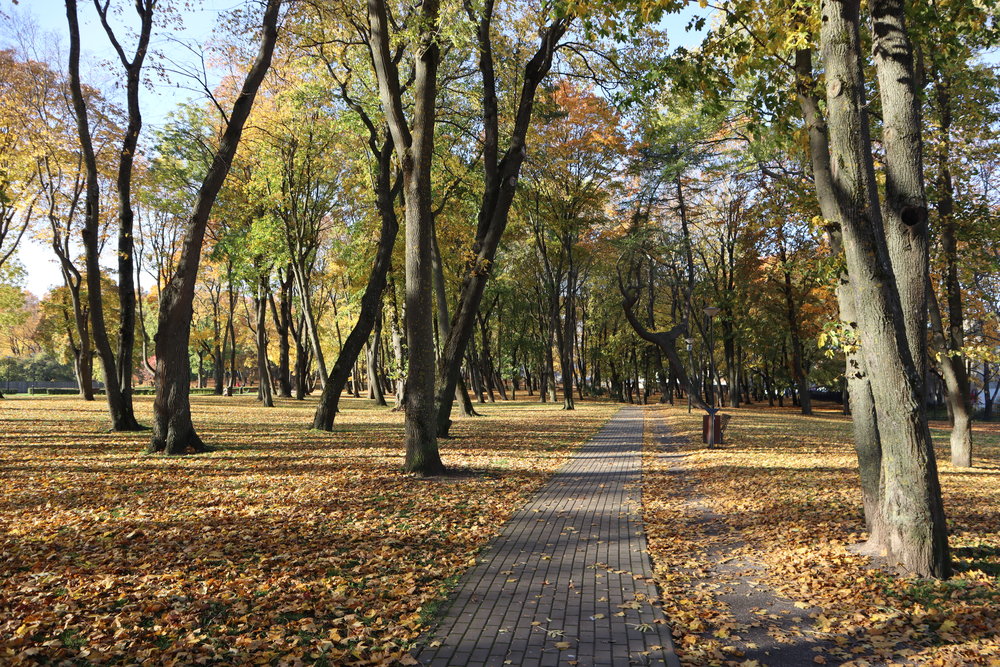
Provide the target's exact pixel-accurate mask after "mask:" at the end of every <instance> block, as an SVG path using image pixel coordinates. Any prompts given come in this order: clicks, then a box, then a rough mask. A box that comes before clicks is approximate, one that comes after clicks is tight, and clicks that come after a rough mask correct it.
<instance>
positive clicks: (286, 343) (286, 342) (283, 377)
mask: <svg viewBox="0 0 1000 667" xmlns="http://www.w3.org/2000/svg"><path fill="white" fill-rule="evenodd" d="M292 281H293V276H292V275H291V268H290V267H286V268H285V271H284V273H282V271H281V269H279V270H278V285H279V288H278V303H277V304H275V303H274V298H273V297H272V298H271V301H270V303H271V317H272V318H273V319H274V328H275V331H277V333H278V395H279V396H281V397H282V398H291V397H292V370H291V354H292V345H291V336H290V334H291V322H292V294H291V291H292Z"/></svg>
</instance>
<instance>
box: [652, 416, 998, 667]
mask: <svg viewBox="0 0 1000 667" xmlns="http://www.w3.org/2000/svg"><path fill="white" fill-rule="evenodd" d="M824 407H826V406H824ZM725 412H727V413H729V414H732V415H733V419H732V421H731V423H730V424H729V427H728V429H727V431H726V433H725V438H726V443H725V444H724V445H723V446H722V447H721V448H719V449H717V450H713V451H709V450H707V449H705V448H704V445H702V444H701V442H700V439H701V416H700V415H699V414H698V413H697V412H696V413H694V414H693V415H690V416H689V415H688V414H687V412H686V411H685V410H682V409H680V408H676V409H675V408H670V407H669V406H651V407H650V408H648V412H647V418H652V419H656V420H665V421H666V422H667V423H668V424H669V426H670V429H671V431H672V432H673V433H674V434H675V435H677V436H680V438H679V439H680V440H682V442H681V444H680V445H679V447H678V449H679V451H678V452H677V454H679V456H675V457H663V456H657V455H656V445H655V443H654V442H653V441H652V439H651V438H649V437H648V434H647V456H646V459H645V462H646V474H645V479H644V507H645V519H646V522H647V533H648V535H649V539H650V551H651V553H652V555H653V558H654V562H655V565H656V571H657V575H658V579H659V580H660V583H661V586H662V587H663V588H664V592H665V595H664V598H665V600H667V603H666V606H665V612H666V613H667V615H668V617H669V618H670V619H671V623H672V627H673V629H674V634H675V637H676V639H677V641H676V643H677V645H678V649H679V653H680V654H681V658H682V661H683V662H685V663H686V664H699V665H705V664H733V665H740V664H747V665H756V664H758V663H756V662H752V661H744V660H743V658H742V657H741V652H740V650H739V645H738V644H737V640H738V639H739V633H740V632H742V631H746V630H747V629H748V627H747V626H748V624H747V623H740V622H737V621H734V618H733V616H732V615H731V614H729V613H728V612H727V609H726V605H725V604H722V603H720V602H719V601H718V600H717V599H716V597H715V596H716V595H717V594H718V587H716V586H713V585H711V584H709V585H705V584H704V583H703V582H704V580H701V582H699V581H698V576H697V572H698V570H699V569H703V568H711V566H712V563H711V562H707V560H709V559H711V558H712V553H713V552H715V551H717V550H718V549H719V548H720V546H723V545H724V546H725V550H726V553H727V556H728V557H733V558H739V559H746V560H747V561H749V562H753V563H756V564H760V565H761V566H762V567H761V569H760V572H759V576H757V577H756V578H758V579H760V581H761V582H762V583H764V584H765V585H768V586H769V587H770V588H771V589H772V590H774V591H776V593H777V594H778V595H780V596H783V597H785V598H788V599H789V600H791V601H794V606H795V608H797V609H799V610H811V611H802V612H801V617H797V618H795V619H780V620H781V621H782V622H780V623H779V622H776V621H775V620H774V619H773V618H767V617H765V616H760V617H759V622H758V627H763V628H767V629H768V630H767V631H768V632H769V633H770V634H771V636H772V637H774V638H775V639H776V640H777V641H778V642H789V641H796V640H800V639H801V638H803V637H805V638H806V639H805V640H806V641H810V642H816V643H817V645H822V646H824V648H822V650H817V652H816V655H815V657H814V659H813V662H815V663H816V664H845V665H857V666H860V665H884V664H930V665H977V664H985V665H990V666H991V667H996V666H1000V580H998V577H1000V425H998V424H979V423H977V424H976V425H975V432H974V438H975V448H974V458H975V467H974V468H972V469H956V468H954V467H952V466H951V464H950V463H949V454H948V429H947V425H946V424H943V423H934V424H932V433H933V435H934V439H935V443H936V446H937V458H938V465H939V470H940V478H941V484H942V489H943V494H944V504H945V512H946V514H947V517H948V525H949V531H950V544H951V548H952V555H953V558H954V564H955V570H956V571H955V575H954V577H953V578H952V579H950V580H949V581H927V580H918V579H915V578H913V577H904V576H897V575H896V574H893V573H890V572H888V571H886V570H884V569H880V568H878V567H872V566H871V564H870V563H869V561H868V559H866V558H864V557H861V556H858V555H855V554H854V553H852V552H851V551H849V550H848V548H847V547H848V546H849V545H851V544H855V543H857V542H859V541H861V540H862V539H863V538H864V537H865V535H864V533H863V530H864V519H863V515H862V507H861V495H860V487H859V481H858V473H857V460H856V458H855V455H854V451H853V441H852V435H851V427H850V422H849V420H848V418H846V417H844V416H842V415H841V414H839V406H838V408H837V409H836V410H835V409H833V408H832V407H830V408H829V409H826V410H818V411H817V414H816V415H814V416H810V417H804V416H802V415H800V414H798V413H797V412H796V411H795V410H793V409H788V408H786V409H768V408H756V407H750V408H743V409H737V410H729V409H727V410H725ZM677 466H680V467H681V470H682V472H681V473H680V474H678V473H677ZM692 494H696V495H698V496H700V498H699V502H701V503H703V504H704V506H706V507H708V508H709V509H710V510H711V512H712V513H713V514H714V515H715V517H714V520H712V521H708V522H706V521H705V520H704V517H699V516H697V513H696V512H694V511H693V510H692V508H691V506H690V504H689V499H690V497H691V496H692ZM816 609H818V610H819V611H814V610H816ZM758 613H759V612H758ZM775 618H777V617H776V616H775ZM768 623H772V624H773V625H772V627H769V626H768ZM762 662H763V661H762Z"/></svg>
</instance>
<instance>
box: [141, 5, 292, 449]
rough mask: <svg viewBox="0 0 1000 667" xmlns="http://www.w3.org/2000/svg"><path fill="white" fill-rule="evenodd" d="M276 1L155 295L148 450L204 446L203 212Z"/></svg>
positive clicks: (244, 104) (257, 70)
mask: <svg viewBox="0 0 1000 667" xmlns="http://www.w3.org/2000/svg"><path fill="white" fill-rule="evenodd" d="M280 6H281V0H268V3H267V7H266V8H265V10H264V18H263V24H262V36H261V41H260V47H259V49H258V52H257V57H256V60H255V61H254V63H253V66H252V67H251V68H250V71H249V73H248V74H247V76H246V79H245V80H244V82H243V86H242V89H241V90H240V95H239V97H237V99H236V102H235V103H234V104H233V108H232V112H231V113H230V115H229V124H228V125H227V126H226V131H225V132H224V133H223V135H222V140H221V142H220V143H219V147H218V149H217V150H216V152H215V156H214V157H213V159H212V164H211V166H210V167H209V169H208V173H206V175H205V180H204V181H203V182H202V186H201V189H200V190H199V191H198V197H197V199H196V200H195V203H194V209H193V210H192V212H191V217H190V218H189V219H188V221H187V224H186V225H185V230H184V241H183V243H182V246H181V254H180V257H179V258H178V261H177V265H176V269H175V271H174V274H173V276H171V278H170V280H169V282H168V283H167V284H166V286H165V287H164V289H163V293H162V294H161V296H160V312H159V318H158V324H159V326H158V328H157V332H156V337H155V341H156V376H157V388H156V399H155V400H154V402H153V438H152V442H151V443H150V446H149V449H150V451H151V452H165V453H167V454H185V453H187V452H189V451H195V452H199V451H205V450H206V449H207V447H206V446H205V444H204V443H203V442H202V440H201V438H200V437H199V436H198V434H197V433H196V432H195V429H194V424H193V423H192V421H191V401H190V396H189V394H190V386H191V364H190V360H189V358H188V343H189V340H190V336H191V317H192V314H193V308H192V302H193V299H194V288H195V282H196V280H197V277H198V265H199V263H200V261H201V251H202V242H203V241H204V238H205V227H206V226H207V224H208V217H209V214H210V213H211V211H212V206H213V204H214V203H215V199H216V197H217V196H218V194H219V190H220V189H221V188H222V184H223V182H224V181H225V179H226V176H227V175H228V174H229V169H230V166H231V165H232V160H233V156H234V155H235V154H236V148H237V145H238V144H239V140H240V136H241V135H242V133H243V126H244V124H245V123H246V120H247V117H248V116H249V115H250V110H251V108H252V106H253V102H254V98H255V97H256V95H257V89H258V88H259V87H260V84H261V82H262V81H263V80H264V75H265V74H266V72H267V70H268V68H269V67H270V65H271V56H272V54H273V53H274V44H275V41H276V40H277V37H278V10H279V8H280Z"/></svg>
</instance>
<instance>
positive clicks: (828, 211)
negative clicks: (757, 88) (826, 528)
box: [768, 50, 883, 544]
mask: <svg viewBox="0 0 1000 667" xmlns="http://www.w3.org/2000/svg"><path fill="white" fill-rule="evenodd" d="M795 69H796V75H797V88H798V99H799V106H800V108H801V109H802V116H803V120H804V121H805V124H806V128H807V130H808V132H809V151H810V158H811V162H812V169H813V181H814V184H815V187H816V196H817V199H818V201H819V206H820V211H821V212H822V213H823V217H824V219H825V220H826V224H827V234H828V236H829V239H830V245H831V249H832V251H833V253H834V254H835V255H838V256H839V255H840V254H841V252H843V225H842V220H841V207H840V204H839V203H838V199H837V190H836V184H835V183H834V176H833V169H832V166H831V162H830V141H829V135H828V133H827V126H826V122H825V120H824V118H823V116H822V113H821V112H820V102H819V97H818V93H817V90H816V81H815V79H814V77H813V71H812V52H811V51H809V50H799V51H797V52H796V57H795ZM836 294H837V304H838V306H839V309H840V321H841V323H842V324H843V327H844V330H845V332H850V333H851V335H852V336H853V337H854V338H855V339H856V338H857V328H858V316H857V313H856V309H855V305H854V290H853V288H852V283H851V278H850V276H849V275H848V274H847V272H846V271H844V272H842V273H841V274H840V277H839V280H838V285H837V290H836ZM847 347H848V350H847V353H846V360H845V370H844V375H845V377H846V378H847V393H848V396H849V397H850V402H851V403H850V406H849V409H850V411H851V414H852V419H851V424H852V428H853V430H854V448H855V451H856V453H857V456H858V470H859V473H860V477H861V496H862V503H863V505H864V508H865V524H866V526H867V528H868V534H869V539H870V541H871V543H872V544H879V543H881V542H882V541H883V538H882V537H881V530H882V526H883V522H882V518H881V503H882V488H881V475H882V441H881V439H880V438H879V428H878V417H877V414H876V411H875V399H874V396H873V394H872V387H871V377H870V375H869V374H868V370H867V366H866V364H865V359H864V355H862V354H861V351H860V350H859V349H858V345H857V341H856V340H852V341H848V346H847ZM768 402H769V404H770V405H771V406H772V407H773V406H774V398H773V393H772V394H769V395H768Z"/></svg>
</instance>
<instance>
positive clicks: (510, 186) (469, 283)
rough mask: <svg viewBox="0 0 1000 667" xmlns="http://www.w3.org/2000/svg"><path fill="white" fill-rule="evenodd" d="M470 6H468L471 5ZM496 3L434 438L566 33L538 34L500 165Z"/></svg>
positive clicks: (482, 53)
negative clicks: (472, 212)
mask: <svg viewBox="0 0 1000 667" xmlns="http://www.w3.org/2000/svg"><path fill="white" fill-rule="evenodd" d="M470 6H471V3H470ZM493 9H494V1H493V0H486V2H485V5H484V9H483V14H482V16H481V17H480V20H479V21H478V26H477V40H478V43H479V69H480V73H481V74H482V81H483V113H482V117H483V131H484V146H483V157H482V160H483V169H484V186H485V187H484V189H483V197H482V201H481V203H480V208H479V219H478V223H477V227H476V241H475V243H474V245H473V248H472V253H473V255H474V257H475V258H474V259H473V260H472V261H470V262H469V263H468V266H467V268H466V271H465V275H464V277H463V279H462V287H461V290H460V297H459V303H458V308H457V309H456V311H455V313H454V315H453V318H452V327H451V331H450V332H449V333H448V337H447V339H446V340H445V344H444V349H443V351H442V354H441V360H440V363H439V364H438V376H439V380H438V391H437V405H438V410H437V433H438V434H439V435H442V436H446V435H447V434H448V429H449V428H450V427H451V407H452V397H453V396H454V394H455V384H456V382H457V380H458V374H459V371H460V370H461V362H462V358H463V357H464V356H465V348H466V346H467V345H468V342H469V338H470V336H472V333H473V331H474V327H475V318H476V313H477V312H478V311H479V304H480V303H481V301H482V297H483V290H484V289H485V287H486V282H487V281H488V280H489V276H490V273H491V272H492V266H493V261H494V259H495V258H496V251H497V248H498V247H499V245H500V239H501V237H502V236H503V232H504V230H505V229H506V227H507V220H508V217H509V214H510V208H511V205H512V204H513V201H514V194H515V192H516V189H517V180H518V176H519V175H520V172H521V165H522V163H523V162H524V158H525V155H526V153H527V151H526V146H525V138H526V136H527V133H528V128H529V126H530V123H531V115H532V110H533V107H534V101H535V92H536V90H537V89H538V86H539V84H541V82H542V80H543V79H544V78H545V76H546V75H547V74H548V72H549V69H550V68H551V67H552V57H553V54H554V53H555V49H556V46H557V44H558V43H559V40H560V39H561V38H562V36H563V34H564V33H565V32H566V29H567V28H568V27H569V23H570V19H568V18H557V19H555V20H553V21H552V22H551V23H550V24H549V25H547V26H545V27H544V28H542V29H540V30H539V34H540V44H539V47H538V49H537V50H536V51H535V54H534V55H533V56H532V58H531V59H530V60H529V61H528V63H527V64H526V65H525V67H524V78H523V79H522V83H521V90H520V96H519V100H518V106H517V111H516V114H515V118H514V122H513V127H512V131H511V135H510V143H509V145H508V148H507V150H506V152H505V153H504V156H503V158H502V159H499V160H498V152H499V150H498V147H499V137H500V130H499V114H498V106H497V92H496V88H497V84H496V74H495V71H494V62H493V47H492V38H491V35H490V33H491V27H492V17H493Z"/></svg>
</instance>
